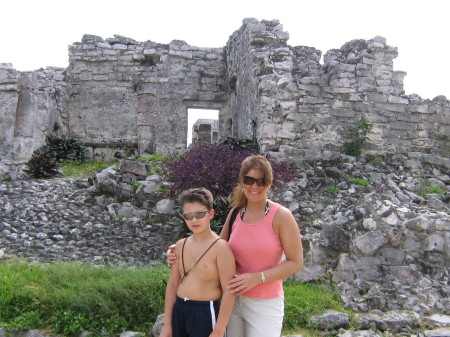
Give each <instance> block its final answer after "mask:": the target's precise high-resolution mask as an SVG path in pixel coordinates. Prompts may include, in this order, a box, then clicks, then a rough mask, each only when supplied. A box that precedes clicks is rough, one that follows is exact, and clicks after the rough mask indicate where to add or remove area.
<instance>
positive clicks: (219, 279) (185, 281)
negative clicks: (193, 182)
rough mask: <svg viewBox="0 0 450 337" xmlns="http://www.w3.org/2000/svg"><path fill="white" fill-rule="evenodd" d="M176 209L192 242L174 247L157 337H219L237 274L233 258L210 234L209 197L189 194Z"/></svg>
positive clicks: (199, 192)
mask: <svg viewBox="0 0 450 337" xmlns="http://www.w3.org/2000/svg"><path fill="white" fill-rule="evenodd" d="M180 203H181V208H182V211H183V214H182V216H183V218H184V219H185V221H186V224H187V226H188V227H189V229H190V230H191V231H192V236H190V237H188V238H186V239H181V240H179V241H178V242H177V243H176V245H175V253H176V255H177V256H178V257H179V258H178V259H177V261H176V262H175V264H174V265H173V266H172V268H171V270H170V276H169V281H168V283H167V288H166V301H165V307H164V327H163V329H162V331H161V334H160V337H208V336H210V337H213V336H214V337H223V336H224V334H225V329H226V325H227V322H228V319H229V317H230V314H231V310H232V308H233V304H234V295H233V294H231V293H230V291H229V290H227V286H228V281H229V280H231V279H232V278H233V275H234V274H235V271H236V266H235V261H234V255H233V253H232V251H231V249H230V247H229V246H228V243H227V242H226V241H225V240H222V239H220V237H219V236H218V235H217V234H215V233H214V232H213V231H212V230H211V227H210V221H211V219H212V218H213V216H214V209H213V196H212V194H211V192H210V191H208V190H207V189H205V188H191V189H189V190H186V191H184V192H183V193H181V195H180ZM219 306H220V311H219Z"/></svg>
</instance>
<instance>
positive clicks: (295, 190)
mask: <svg viewBox="0 0 450 337" xmlns="http://www.w3.org/2000/svg"><path fill="white" fill-rule="evenodd" d="M379 159H380V158H375V157H365V158H360V160H359V161H354V160H352V159H351V158H339V159H337V160H334V161H333V160H331V161H326V162H325V161H315V162H305V163H303V164H302V167H300V168H298V169H297V172H296V177H295V179H294V180H293V181H292V182H291V183H289V184H288V186H287V187H286V188H284V189H283V190H279V191H275V192H274V193H273V195H272V196H271V198H273V200H276V201H279V202H281V203H282V204H284V205H286V206H287V207H289V208H290V209H291V211H292V212H293V213H294V215H295V217H296V218H297V220H298V222H299V224H300V226H301V230H302V234H303V237H304V249H305V268H304V271H303V272H302V273H300V274H298V275H296V276H295V278H297V279H299V280H306V281H314V280H319V279H323V278H332V279H333V280H334V281H335V282H336V283H337V284H338V290H339V291H340V293H341V297H342V300H343V302H344V304H345V306H346V308H347V309H349V310H351V311H354V312H357V313H358V314H357V319H356V320H355V322H354V324H353V325H354V326H355V327H356V329H357V330H358V331H347V330H342V329H344V328H345V327H346V326H347V324H348V320H349V316H348V315H346V314H345V315H343V314H342V313H333V312H331V313H326V314H324V315H323V316H318V317H316V318H315V323H314V324H315V325H316V326H317V327H318V328H320V329H323V330H333V331H339V332H338V333H335V334H337V335H340V336H374V335H375V332H374V331H377V330H378V331H389V333H392V334H398V335H404V336H411V335H420V336H427V337H428V336H429V337H432V336H450V316H449V315H450V283H449V273H448V268H449V257H450V234H449V232H450V221H449V219H450V218H449V217H450V215H449V214H450V208H449V200H450V197H449V193H448V190H449V186H450V177H449V172H448V170H446V169H443V168H439V167H433V166H430V165H428V166H422V165H421V164H420V163H417V162H410V163H406V165H405V161H404V160H403V159H401V158H400V159H399V158H383V160H381V161H380V160H379ZM147 169H148V168H146V167H145V166H142V165H141V164H137V163H133V162H130V161H123V162H122V163H121V164H120V165H118V166H115V167H110V168H108V169H106V170H104V171H102V172H100V173H98V174H97V175H96V176H95V178H94V179H89V180H88V179H62V178H57V179H49V180H32V179H23V180H13V181H4V182H1V183H0V211H1V217H0V259H1V258H3V259H5V258H8V257H11V256H19V257H24V258H27V259H29V260H31V261H39V262H54V261H60V260H63V261H65V260H75V261H85V262H93V263H97V264H111V265H123V264H138V265H148V264H151V263H153V262H155V261H164V253H165V251H166V248H167V246H168V245H169V244H171V243H173V242H174V240H175V238H174V232H175V228H173V226H172V225H170V223H169V221H170V219H171V218H173V214H172V213H173V201H170V200H168V199H164V196H163V195H162V194H161V193H158V192H156V191H157V190H158V189H159V188H160V187H161V186H163V185H164V182H162V181H161V180H160V178H159V177H157V176H146V172H147V171H146V170H147ZM355 177H359V178H365V179H367V181H369V182H370V184H369V185H368V186H366V187H361V186H358V185H355V184H352V183H351V182H350V181H351V179H353V178H355ZM136 182H139V187H138V188H137V189H133V188H132V185H133V184H134V183H136ZM427 186H436V187H439V188H441V189H442V190H443V191H444V194H441V195H438V194H433V193H432V194H424V193H423V192H424V189H425V188H426V187H427ZM336 187H339V189H336ZM330 188H334V190H333V189H331V190H330ZM156 328H157V325H156ZM339 329H341V330H339ZM0 335H1V333H0ZM155 335H157V332H155Z"/></svg>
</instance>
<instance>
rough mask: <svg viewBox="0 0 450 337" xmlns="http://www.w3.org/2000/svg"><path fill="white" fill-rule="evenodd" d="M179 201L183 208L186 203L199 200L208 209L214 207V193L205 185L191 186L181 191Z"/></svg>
mask: <svg viewBox="0 0 450 337" xmlns="http://www.w3.org/2000/svg"><path fill="white" fill-rule="evenodd" d="M179 201H180V204H181V208H183V206H184V204H185V203H188V202H189V203H192V202H198V203H200V204H202V205H204V206H205V207H206V208H207V209H208V210H211V209H212V208H213V201H214V198H213V195H212V193H211V192H210V191H209V190H207V189H206V188H204V187H198V188H190V189H188V190H185V191H183V192H181V194H180V197H179Z"/></svg>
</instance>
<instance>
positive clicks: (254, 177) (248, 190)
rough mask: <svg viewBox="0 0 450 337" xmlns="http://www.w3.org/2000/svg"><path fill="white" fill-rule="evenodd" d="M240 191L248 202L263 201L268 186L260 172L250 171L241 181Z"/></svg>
mask: <svg viewBox="0 0 450 337" xmlns="http://www.w3.org/2000/svg"><path fill="white" fill-rule="evenodd" d="M241 186H242V189H243V190H244V194H245V196H246V197H247V200H248V201H249V202H258V201H262V200H263V201H265V199H266V198H267V191H268V190H269V188H270V185H269V184H268V183H267V182H266V181H265V179H264V178H263V173H262V172H261V171H260V170H255V169H250V170H249V171H248V172H247V173H246V174H245V175H244V179H243V181H241Z"/></svg>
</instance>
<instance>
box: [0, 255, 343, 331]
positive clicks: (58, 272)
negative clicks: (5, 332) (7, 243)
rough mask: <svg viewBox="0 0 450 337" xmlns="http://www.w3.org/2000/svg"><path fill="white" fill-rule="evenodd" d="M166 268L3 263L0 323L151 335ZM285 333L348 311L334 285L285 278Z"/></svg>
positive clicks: (160, 310)
mask: <svg viewBox="0 0 450 337" xmlns="http://www.w3.org/2000/svg"><path fill="white" fill-rule="evenodd" d="M167 278H168V269H167V267H166V266H164V265H162V264H157V265H155V266H154V267H148V268H135V267H133V268H126V267H105V266H95V265H91V264H79V263H74V262H72V263H67V262H59V263H55V264H34V265H30V264H28V263H26V262H25V261H23V260H10V261H5V262H3V263H0V308H1V309H2V310H0V327H1V326H4V327H6V328H7V329H10V330H21V329H44V330H51V331H52V332H56V333H59V334H62V335H64V336H74V335H79V333H80V332H81V331H82V330H87V331H91V332H93V333H94V335H96V336H97V335H99V334H100V332H101V329H102V328H106V329H107V331H109V332H110V333H114V334H120V333H121V332H122V331H125V330H133V331H140V332H142V333H143V334H146V335H150V334H151V327H152V325H153V324H154V322H155V320H156V318H157V316H158V315H159V314H162V313H163V312H164V293H165V287H166V282H167ZM284 288H285V319H284V334H288V333H295V332H299V331H301V332H302V334H305V335H307V336H308V335H309V336H314V335H315V333H316V331H315V330H314V329H312V328H311V327H310V325H309V321H310V317H311V315H315V314H319V313H322V312H324V311H325V310H327V309H334V310H337V311H344V309H343V308H342V305H341V304H340V300H339V295H338V294H337V292H336V291H335V290H334V289H333V288H332V286H330V285H324V284H310V283H299V282H293V281H288V282H286V283H285V286H284Z"/></svg>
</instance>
